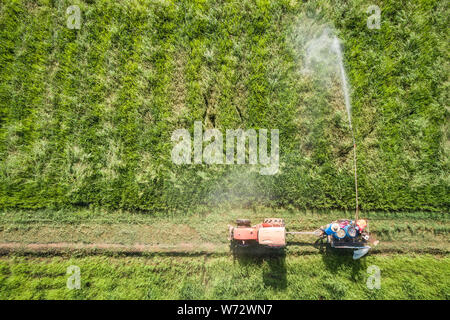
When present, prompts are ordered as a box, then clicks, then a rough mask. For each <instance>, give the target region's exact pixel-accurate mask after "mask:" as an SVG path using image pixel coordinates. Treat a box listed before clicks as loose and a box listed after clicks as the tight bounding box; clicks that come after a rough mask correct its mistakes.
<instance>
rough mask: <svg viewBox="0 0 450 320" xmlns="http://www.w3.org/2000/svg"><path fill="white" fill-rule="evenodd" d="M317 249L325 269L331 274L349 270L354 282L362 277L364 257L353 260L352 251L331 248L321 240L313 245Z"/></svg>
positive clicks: (365, 265) (365, 267)
mask: <svg viewBox="0 0 450 320" xmlns="http://www.w3.org/2000/svg"><path fill="white" fill-rule="evenodd" d="M314 246H316V247H317V248H318V249H319V252H320V253H321V256H322V261H323V263H324V265H325V268H327V270H329V271H330V272H332V273H337V272H338V271H340V270H343V269H344V270H349V271H350V270H351V278H352V279H353V280H355V281H357V280H361V279H362V278H363V277H364V271H365V270H366V269H367V263H366V260H365V257H362V258H360V259H358V260H353V249H337V248H332V247H331V246H330V245H329V244H327V243H326V241H324V240H323V239H319V240H317V241H316V242H315V243H314Z"/></svg>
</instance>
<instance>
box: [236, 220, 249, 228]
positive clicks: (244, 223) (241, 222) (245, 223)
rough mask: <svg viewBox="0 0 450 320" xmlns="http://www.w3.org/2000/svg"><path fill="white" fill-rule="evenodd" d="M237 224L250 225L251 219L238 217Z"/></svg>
mask: <svg viewBox="0 0 450 320" xmlns="http://www.w3.org/2000/svg"><path fill="white" fill-rule="evenodd" d="M236 224H237V225H238V226H245V227H250V220H248V219H237V220H236Z"/></svg>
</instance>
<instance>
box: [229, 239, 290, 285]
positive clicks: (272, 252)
mask: <svg viewBox="0 0 450 320" xmlns="http://www.w3.org/2000/svg"><path fill="white" fill-rule="evenodd" d="M231 252H232V254H233V260H234V262H236V261H237V262H238V263H239V264H240V265H242V266H255V267H261V266H263V283H264V285H265V286H267V287H270V288H273V289H277V290H283V289H286V287H287V278H286V253H285V251H284V249H271V248H266V247H262V246H258V245H252V246H247V247H239V246H231Z"/></svg>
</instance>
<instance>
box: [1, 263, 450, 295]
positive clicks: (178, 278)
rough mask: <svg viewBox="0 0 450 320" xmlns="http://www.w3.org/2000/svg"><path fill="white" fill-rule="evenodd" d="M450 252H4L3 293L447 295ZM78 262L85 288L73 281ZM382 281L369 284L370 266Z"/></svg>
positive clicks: (449, 293) (2, 268) (2, 264)
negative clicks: (71, 285)
mask: <svg viewBox="0 0 450 320" xmlns="http://www.w3.org/2000/svg"><path fill="white" fill-rule="evenodd" d="M449 263H450V261H449V259H448V258H436V257H432V256H426V255H425V256H415V257H410V256H407V255H393V256H377V257H374V256H369V257H366V258H364V259H363V260H358V261H353V260H352V258H351V256H340V255H324V256H322V257H320V256H297V257H295V256H294V257H278V258H274V257H265V258H242V257H241V258H239V259H238V260H236V261H234V262H233V258H231V257H214V256H212V257H210V258H208V259H207V260H206V259H204V258H203V257H177V258H173V257H158V256H153V257H98V256H97V257H80V258H72V259H70V260H64V259H62V258H60V257H53V258H44V257H41V258H24V257H9V258H1V259H0V285H1V287H2V290H1V291H0V298H1V299H152V300H157V299H443V300H448V299H449V297H450V292H449V285H450V284H449V277H448V270H449ZM70 265H76V266H78V267H80V271H81V289H79V290H75V289H74V290H70V289H68V288H67V287H66V281H67V278H68V277H69V276H68V275H67V274H66V269H67V267H68V266H70ZM370 265H376V266H378V267H379V268H380V272H381V283H380V284H381V288H380V289H373V290H370V289H368V288H367V286H366V282H367V279H368V277H369V274H368V273H367V267H368V266H370Z"/></svg>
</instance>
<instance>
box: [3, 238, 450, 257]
mask: <svg viewBox="0 0 450 320" xmlns="http://www.w3.org/2000/svg"><path fill="white" fill-rule="evenodd" d="M74 252H79V253H85V254H102V253H125V254H143V253H150V254H152V253H153V254H169V255H170V254H172V255H207V254H230V253H231V252H230V248H229V246H228V244H218V243H211V242H208V243H201V244H198V243H188V242H183V243H178V244H138V243H137V244H132V245H129V244H119V243H74V242H55V243H20V242H7V243H0V255H8V254H27V253H32V254H43V255H46V254H50V255H52V254H54V255H58V254H64V253H74ZM286 252H287V253H288V254H303V255H304V254H320V253H321V250H320V248H319V247H318V246H315V245H313V244H308V243H302V244H299V243H296V244H291V245H288V247H287V248H286ZM371 253H372V254H394V253H419V254H424V253H427V254H433V255H448V254H449V253H450V251H449V250H448V247H447V246H443V245H440V244H427V245H424V244H421V245H420V246H414V245H412V244H411V243H407V244H405V243H404V242H399V241H395V242H384V243H382V244H381V245H378V246H376V247H374V248H372V250H371Z"/></svg>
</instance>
